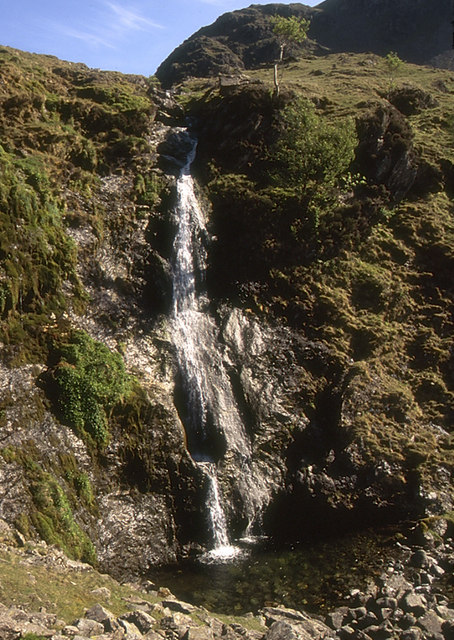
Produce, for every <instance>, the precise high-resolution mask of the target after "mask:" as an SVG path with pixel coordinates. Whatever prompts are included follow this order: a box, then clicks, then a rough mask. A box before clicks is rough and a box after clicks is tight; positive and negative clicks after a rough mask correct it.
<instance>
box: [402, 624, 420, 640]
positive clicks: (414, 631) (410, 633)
mask: <svg viewBox="0 0 454 640" xmlns="http://www.w3.org/2000/svg"><path fill="white" fill-rule="evenodd" d="M422 637H423V635H422V631H421V629H418V627H410V628H409V629H406V630H405V631H403V632H402V634H401V636H400V638H401V640H421V639H422Z"/></svg>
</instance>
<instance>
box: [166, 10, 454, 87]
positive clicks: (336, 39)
mask: <svg viewBox="0 0 454 640" xmlns="http://www.w3.org/2000/svg"><path fill="white" fill-rule="evenodd" d="M274 15H281V16H285V17H289V16H297V17H298V18H299V17H305V18H309V19H310V20H311V27H310V30H309V38H310V42H309V43H306V44H305V45H304V46H303V48H304V50H306V51H311V52H316V53H326V52H327V51H332V52H340V51H355V52H367V51H370V52H373V53H376V54H379V55H386V54H387V53H389V52H390V51H395V52H396V53H397V54H398V55H399V56H400V57H401V58H402V59H404V60H408V61H409V62H415V63H417V64H426V63H428V62H429V61H430V60H431V59H433V58H435V57H436V56H439V57H440V59H441V54H443V53H444V52H446V51H449V50H450V48H451V41H452V32H451V21H452V8H451V3H450V1H449V0H434V1H433V2H432V3H431V4H430V6H429V4H428V3H427V2H425V1H424V0H419V2H411V1H410V0H399V1H398V2H392V0H386V1H382V2H378V1H377V2H367V1H366V0H325V2H322V3H320V4H319V5H317V7H315V8H310V7H307V6H305V5H304V4H299V3H291V4H288V5H287V4H286V5H283V4H277V3H275V4H267V5H263V6H258V5H256V6H254V5H252V6H251V7H249V8H247V9H241V10H239V11H234V12H232V13H226V14H224V15H223V16H221V17H220V18H218V19H217V20H216V21H215V22H214V23H213V24H212V25H210V26H207V27H203V28H202V29H200V30H199V31H197V32H196V33H195V34H193V35H192V36H191V37H190V38H188V40H186V41H185V42H184V43H183V44H182V45H180V46H179V47H178V48H177V49H175V51H173V52H172V53H171V54H170V56H169V57H168V58H167V59H166V60H164V62H162V64H161V65H160V66H159V68H158V69H157V71H156V75H157V76H158V78H159V79H160V80H161V82H162V83H163V85H164V86H167V87H170V86H172V85H173V84H176V83H178V82H181V81H182V80H183V78H184V77H191V76H194V77H206V76H221V75H226V74H228V75H230V74H240V73H241V72H242V71H244V70H245V69H252V68H256V67H259V66H260V65H263V64H271V63H273V62H274V61H275V60H276V59H277V57H278V52H279V45H278V42H277V40H276V38H275V36H274V35H273V31H272V26H271V23H270V17H271V16H274ZM299 51H301V47H299V46H293V48H292V47H290V48H289V49H288V51H287V55H288V56H290V57H291V56H292V54H294V53H297V52H299Z"/></svg>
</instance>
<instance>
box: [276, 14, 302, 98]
mask: <svg viewBox="0 0 454 640" xmlns="http://www.w3.org/2000/svg"><path fill="white" fill-rule="evenodd" d="M272 24H273V33H274V34H275V35H276V36H277V39H278V42H279V47H280V50H279V61H278V62H276V64H275V65H274V90H275V92H276V94H277V95H279V79H278V65H279V63H280V62H282V60H283V59H284V51H285V47H287V46H288V45H289V44H292V43H300V42H304V40H306V38H307V32H308V31H309V26H310V20H307V19H306V18H297V17H296V16H291V17H290V18H284V17H283V16H274V17H273V18H272Z"/></svg>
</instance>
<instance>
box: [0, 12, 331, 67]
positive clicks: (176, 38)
mask: <svg viewBox="0 0 454 640" xmlns="http://www.w3.org/2000/svg"><path fill="white" fill-rule="evenodd" d="M252 1H253V0H249V1H248V0H245V1H244V2H241V1H238V0H0V16H1V18H0V45H7V46H10V47H15V48H16V49H23V50H25V51H31V52H34V53H46V54H50V55H55V56H57V57H59V58H62V59H63V60H71V61H72V62H84V63H85V64H87V65H88V66H90V67H95V68H100V69H113V70H116V71H122V72H124V73H140V74H143V75H146V76H149V75H151V74H153V73H154V72H155V70H156V67H157V66H158V65H159V63H160V62H162V60H164V59H165V58H166V57H167V56H168V55H169V53H171V52H172V51H173V49H175V47H177V46H178V45H179V44H180V43H181V42H182V41H183V40H185V39H186V38H187V37H189V36H190V35H191V34H192V33H194V31H197V29H199V28H200V27H203V26H205V25H207V24H211V23H212V22H213V21H214V20H215V19H216V18H217V17H218V16H220V15H221V14H222V13H225V12H226V11H233V10H234V9H241V8H243V7H246V6H249V4H251V2H252ZM269 2H270V0H264V1H260V0H254V4H268V3H269ZM319 2H320V0H306V1H305V2H304V4H308V5H310V6H315V5H316V4H319ZM284 4H289V3H288V2H285V3H284Z"/></svg>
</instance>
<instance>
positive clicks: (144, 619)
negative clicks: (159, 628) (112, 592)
mask: <svg viewBox="0 0 454 640" xmlns="http://www.w3.org/2000/svg"><path fill="white" fill-rule="evenodd" d="M121 619H122V620H126V621H127V622H131V623H132V624H134V625H135V626H136V627H137V629H138V630H139V631H140V633H148V632H149V631H151V630H152V628H153V626H154V625H155V624H156V620H155V618H153V616H150V615H149V614H148V613H146V612H145V611H140V610H137V611H131V613H127V614H125V615H123V616H121Z"/></svg>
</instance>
